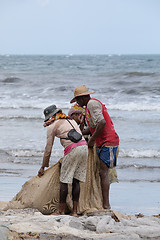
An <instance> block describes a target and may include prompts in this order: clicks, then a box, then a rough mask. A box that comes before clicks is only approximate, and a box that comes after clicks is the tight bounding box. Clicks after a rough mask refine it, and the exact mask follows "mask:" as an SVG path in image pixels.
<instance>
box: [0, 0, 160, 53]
mask: <svg viewBox="0 0 160 240" xmlns="http://www.w3.org/2000/svg"><path fill="white" fill-rule="evenodd" d="M151 53H153V54H160V0H0V54H151Z"/></svg>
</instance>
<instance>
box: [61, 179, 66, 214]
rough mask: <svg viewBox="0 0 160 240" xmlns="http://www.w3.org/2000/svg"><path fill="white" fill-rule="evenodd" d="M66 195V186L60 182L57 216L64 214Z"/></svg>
mask: <svg viewBox="0 0 160 240" xmlns="http://www.w3.org/2000/svg"><path fill="white" fill-rule="evenodd" d="M67 194H68V184H67V183H62V182H60V203H59V214H61V215H63V214H65V209H66V198H67Z"/></svg>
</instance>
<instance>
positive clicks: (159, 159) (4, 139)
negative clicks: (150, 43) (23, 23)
mask: <svg viewBox="0 0 160 240" xmlns="http://www.w3.org/2000/svg"><path fill="white" fill-rule="evenodd" d="M159 66H160V55H82V56H81V55H59V56H50V55H48V56H45V55H37V56H29V55H27V56H23V55H19V56H18V55H11V56H10V55H1V56H0V200H1V201H9V200H11V199H12V198H13V197H14V196H15V195H16V193H17V192H18V191H19V190H20V189H21V186H22V185H23V184H24V183H25V181H27V180H29V179H30V178H31V177H33V176H35V175H36V174H37V172H38V170H39V168H40V166H41V163H42V158H43V152H44V148H45V144H46V128H44V127H43V121H44V116H43V110H44V108H46V107H47V106H49V105H52V104H55V105H57V107H58V108H61V109H62V110H63V111H64V113H66V114H67V113H68V110H69V108H70V107H71V104H70V100H71V99H72V97H73V90H74V88H76V87H77V86H79V85H86V86H87V88H88V89H89V90H91V91H94V92H95V93H94V94H93V95H92V96H93V97H95V98H98V99H99V100H100V101H102V103H104V104H105V105H106V107H107V109H108V112H109V114H110V116H111V118H112V121H113V123H114V126H115V129H116V132H117V133H118V135H119V137H120V152H119V158H118V164H117V174H118V179H119V183H114V184H111V188H110V203H111V206H112V209H114V210H117V211H120V212H122V213H125V214H136V213H139V212H141V213H143V214H146V215H152V214H157V213H160V200H159V199H160V193H159V192H160V191H159V189H160V67H159ZM62 156H63V148H62V146H61V145H60V143H59V140H58V139H56V140H55V142H54V146H53V149H52V155H51V159H50V165H52V164H54V163H55V162H57V161H58V160H59V159H60V158H61V157H62Z"/></svg>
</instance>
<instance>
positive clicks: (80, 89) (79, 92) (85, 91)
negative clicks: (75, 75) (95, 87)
mask: <svg viewBox="0 0 160 240" xmlns="http://www.w3.org/2000/svg"><path fill="white" fill-rule="evenodd" d="M92 93H94V92H91V91H89V90H88V89H87V88H86V86H85V85H82V86H79V87H77V88H75V89H74V98H72V100H71V101H70V103H73V102H76V97H79V96H85V95H89V94H92Z"/></svg>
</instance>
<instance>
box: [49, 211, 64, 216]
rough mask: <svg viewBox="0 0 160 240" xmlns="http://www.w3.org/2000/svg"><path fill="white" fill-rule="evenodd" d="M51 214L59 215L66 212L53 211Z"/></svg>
mask: <svg viewBox="0 0 160 240" xmlns="http://www.w3.org/2000/svg"><path fill="white" fill-rule="evenodd" d="M51 215H55V216H57V215H65V213H64V212H53V213H51Z"/></svg>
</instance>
